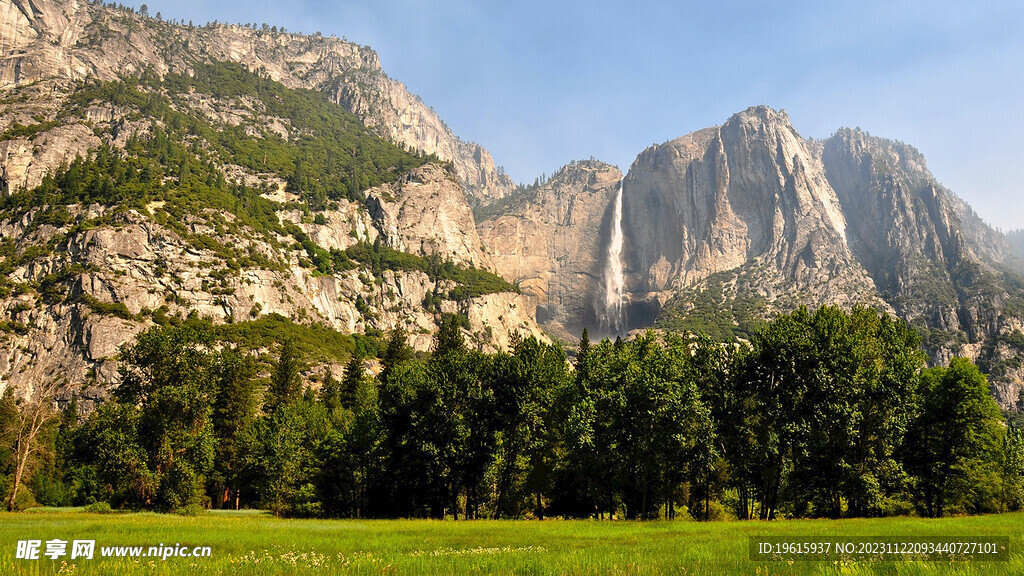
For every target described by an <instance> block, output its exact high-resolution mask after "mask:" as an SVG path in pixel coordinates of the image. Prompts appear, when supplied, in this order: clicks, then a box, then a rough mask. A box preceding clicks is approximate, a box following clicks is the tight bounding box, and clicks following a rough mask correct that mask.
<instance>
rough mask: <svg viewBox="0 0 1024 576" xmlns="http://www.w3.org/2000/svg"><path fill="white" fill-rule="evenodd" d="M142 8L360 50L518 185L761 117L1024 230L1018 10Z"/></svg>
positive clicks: (407, 0) (919, 4)
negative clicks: (842, 141) (874, 150)
mask: <svg viewBox="0 0 1024 576" xmlns="http://www.w3.org/2000/svg"><path fill="white" fill-rule="evenodd" d="M133 4H134V5H135V6H139V5H141V4H142V3H141V2H139V3H134V2H133ZM147 4H148V8H149V13H150V14H152V15H155V14H156V12H158V11H159V12H161V14H162V16H163V17H164V18H165V19H181V20H184V21H186V22H187V21H189V20H192V21H194V22H195V23H196V24H202V23H205V22H207V21H212V20H219V21H221V22H231V23H248V22H255V23H257V24H261V23H263V22H266V23H267V24H270V25H277V26H284V27H286V28H287V29H288V30H289V31H292V32H299V31H301V32H305V33H313V32H316V31H320V32H322V33H323V34H324V35H336V36H339V37H344V38H346V39H348V40H350V41H353V42H357V43H359V44H368V45H370V46H371V47H372V48H374V49H375V50H376V51H377V52H378V53H379V54H380V58H381V64H382V66H383V68H384V71H385V72H386V73H387V74H388V75H389V76H391V77H392V78H396V79H398V80H400V81H402V82H404V83H405V84H406V85H407V86H408V87H409V89H410V90H411V91H412V92H413V93H416V94H419V95H420V96H421V97H422V98H423V101H424V102H426V103H427V104H428V105H430V106H432V107H433V108H434V109H435V110H436V111H437V112H438V114H439V115H440V116H441V118H442V119H443V120H444V121H445V122H446V123H447V124H448V126H450V127H451V129H452V130H453V131H454V132H455V134H456V135H457V136H459V137H461V138H463V139H464V140H471V141H474V142H479V143H480V144H482V145H484V146H485V147H486V148H488V149H489V150H490V151H491V154H492V155H493V157H494V160H495V162H496V163H497V164H500V165H503V166H505V168H506V170H507V172H508V173H509V175H510V176H511V177H512V178H513V179H514V180H516V181H517V182H527V183H528V182H532V181H533V180H534V178H535V177H537V176H539V175H540V174H541V173H546V174H551V173H553V172H555V171H556V170H557V169H558V168H559V167H560V166H562V165H564V164H566V163H568V162H570V161H572V160H576V159H583V158H589V157H591V156H594V157H595V158H598V159H600V160H604V161H606V162H609V163H611V164H615V165H618V166H619V167H620V168H621V169H623V171H625V170H627V169H628V167H629V165H630V164H631V163H632V162H633V160H634V158H635V157H636V155H637V154H639V153H640V152H641V151H642V150H643V149H645V148H646V147H648V146H650V145H651V144H654V143H661V142H664V141H666V140H671V139H673V138H676V137H678V136H682V135H684V134H686V133H689V132H692V131H694V130H698V129H700V128H704V127H707V126H714V125H718V124H721V123H722V122H724V121H725V120H726V119H727V118H728V117H729V116H731V115H732V114H734V113H736V112H738V111H740V110H743V109H745V108H747V107H749V106H753V105H758V104H766V105H768V106H771V107H773V108H776V109H785V110H786V111H787V112H788V113H789V117H790V120H791V121H792V122H793V125H794V127H795V128H796V129H797V131H799V132H800V133H801V134H802V135H803V136H808V137H814V138H825V137H828V136H829V135H831V134H832V133H833V132H834V131H835V130H836V129H837V128H840V127H844V126H849V127H860V128H863V129H864V130H867V131H868V132H870V133H872V134H873V135H876V136H882V137H886V138H891V139H895V140H901V141H903V142H906V143H908V144H912V145H914V146H915V147H917V148H918V149H919V150H921V152H923V153H924V154H925V157H926V158H927V160H928V165H929V167H930V168H931V170H932V172H933V173H934V174H935V176H936V178H937V179H938V180H939V181H940V182H942V183H943V184H945V185H946V186H948V187H949V188H951V189H952V190H953V191H954V192H956V193H957V194H958V195H960V196H961V197H962V198H964V199H965V200H967V201H968V202H969V203H970V204H971V205H972V206H973V207H974V208H975V209H976V210H977V211H978V213H979V214H980V215H981V216H982V217H983V218H985V220H987V221H988V222H989V223H990V224H993V225H995V226H999V227H1001V228H1003V229H1012V228H1024V184H1022V183H1024V3H1021V2H1019V0H997V1H991V2H924V1H914V0H911V1H906V0H887V1H875V0H870V1H862V2H842V3H837V2H820V1H802V0H796V1H790V2H755V1H729V0H722V1H718V2H691V1H682V2H680V1H677V2H671V1H663V2H662V1H659V2H650V1H647V2H645V1H642V0H641V1H640V2H635V3H625V2H610V1H605V0H599V1H589V2H585V1H580V0H568V1H561V2H559V1H552V0H548V1H536V0H522V1H518V2H491V1H486V0H483V1H477V2H472V1H469V0H454V1H444V2H440V1H415V0H370V1H365V0H364V1H362V2H356V1H352V0H334V1H320V0H286V1H283V2H282V1H279V2H267V1H265V0H255V1H254V0H247V1H244V2H242V1H238V0H223V1H221V2H218V3H210V2H208V1H205V0H204V1H201V0H175V1H173V2H172V1H169V0H152V1H149V2H147Z"/></svg>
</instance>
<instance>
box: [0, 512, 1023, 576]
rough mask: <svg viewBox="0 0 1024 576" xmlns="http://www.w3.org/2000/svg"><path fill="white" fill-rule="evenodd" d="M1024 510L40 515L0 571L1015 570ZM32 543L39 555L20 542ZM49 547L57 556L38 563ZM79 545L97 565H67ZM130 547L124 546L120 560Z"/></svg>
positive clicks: (30, 519) (14, 521) (10, 539)
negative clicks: (824, 545) (870, 550)
mask: <svg viewBox="0 0 1024 576" xmlns="http://www.w3.org/2000/svg"><path fill="white" fill-rule="evenodd" d="M1022 535H1024V514H1002V515H993V516H976V517H964V518H946V519H941V520H927V519H919V518H886V519H870V520H859V519H858V520H839V521H832V520H797V521H776V522H772V523H765V522H719V523H699V522H681V521H677V522H645V523H637V522H619V521H615V522H610V521H605V522H598V521H561V520H546V521H542V522H537V521H471V522H454V521H429V520H377V521H373V520H282V519H278V518H274V517H272V516H269V515H266V514H264V513H259V512H226V513H221V512H212V513H208V514H205V515H203V516H199V517H179V516H169V515H159V514H152V513H140V514H107V515H100V514H88V513H85V512H81V511H78V510H66V509H62V510H46V511H36V512H29V513H19V514H2V515H0V573H3V574H17V575H21V574H26V575H27V574H56V573H64V574H104V575H105V574H168V575H171V574H175V575H176V574H232V575H233V574H241V575H246V574H252V575H262V574H268V575H269V574H297V575H304V574H509V575H511V574H533V575H540V574H545V575H546V574H559V575H562V574H565V575H575V574H686V575H691V574H709V575H710V574H762V575H768V574H772V575H774V574H816V575H818V574H823V575H830V574H837V575H838V574H843V575H847V574H900V575H912V574H957V575H967V574H986V575H996V574H1024V550H1021V548H1020V547H1021V544H1022ZM764 536H776V537H777V536H783V537H786V538H787V539H788V538H792V539H805V540H813V539H822V540H833V539H836V538H841V537H849V538H857V537H885V538H909V537H921V536H949V537H952V536H956V537H967V536H1008V537H1009V538H1010V558H1009V561H1002V562H980V561H976V562H966V561H960V562H949V561H946V562H820V561H805V562H792V563H790V562H784V561H751V560H750V559H749V542H750V538H757V537H764ZM23 540H40V541H41V549H40V551H39V558H40V559H38V560H26V559H18V558H16V555H17V547H18V542H19V541H23ZM48 540H64V541H67V542H68V544H67V550H66V554H65V555H64V556H62V557H60V558H58V559H56V560H51V559H50V558H48V557H46V556H45V554H46V551H47V544H46V542H47V541H48ZM74 540H95V551H94V557H93V559H91V560H83V559H81V558H79V559H76V560H74V561H72V560H70V559H69V558H70V553H71V548H72V543H73V541H74ZM132 546H140V547H142V548H141V551H142V553H146V552H148V547H149V546H155V547H160V546H163V547H164V548H163V549H164V550H168V549H171V550H175V549H177V550H180V549H184V550H186V552H189V553H190V552H191V551H192V550H193V548H195V547H206V546H209V547H210V555H209V557H200V558H178V557H172V558H168V559H167V560H161V559H160V558H152V557H142V558H110V557H106V558H103V557H101V556H102V555H103V550H104V549H108V552H109V553H114V552H116V551H117V550H116V549H115V550H109V548H110V547H132ZM125 551H126V550H125V549H122V550H121V552H122V553H124V552H125Z"/></svg>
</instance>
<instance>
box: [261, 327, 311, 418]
mask: <svg viewBox="0 0 1024 576" xmlns="http://www.w3.org/2000/svg"><path fill="white" fill-rule="evenodd" d="M301 389H302V381H301V380H300V379H299V360H298V358H297V357H296V352H295V343H294V342H292V340H291V338H289V339H288V340H285V342H284V345H283V346H282V347H281V356H280V357H279V358H278V360H277V366H275V367H274V374H273V375H272V376H271V378H270V387H269V388H268V389H267V401H266V404H265V409H266V411H267V412H273V411H274V410H275V409H276V408H277V407H278V406H281V405H282V404H291V403H292V402H294V401H295V400H298V399H299V393H300V392H301Z"/></svg>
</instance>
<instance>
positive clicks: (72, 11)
mask: <svg viewBox="0 0 1024 576" xmlns="http://www.w3.org/2000/svg"><path fill="white" fill-rule="evenodd" d="M0 54H3V60H0V90H2V89H4V88H10V87H14V86H24V85H27V84H31V83H33V82H39V81H45V82H51V83H55V84H61V83H63V82H67V81H68V80H82V79H85V78H88V77H93V78H98V79H100V80H113V79H116V78H118V77H119V76H120V75H122V74H137V73H139V72H141V71H143V70H145V69H152V70H153V71H155V72H156V73H158V74H163V73H166V72H168V71H175V72H179V73H182V72H184V73H187V72H188V70H189V63H190V62H194V61H196V60H202V59H206V58H209V59H213V60H227V61H231V62H238V63H240V64H243V65H245V66H246V67H248V68H249V69H250V70H263V71H264V72H265V73H266V74H268V75H269V76H270V77H271V78H273V79H274V80H277V81H279V82H281V83H282V84H284V85H285V86H288V87H290V88H308V89H312V90H318V91H321V92H323V93H325V94H327V95H328V96H329V97H330V98H332V99H334V100H335V101H336V102H337V103H339V104H341V105H342V106H344V107H346V108H348V109H349V110H351V111H352V112H353V113H355V114H356V115H358V116H359V117H360V118H361V119H362V120H363V122H364V123H365V124H366V125H367V126H370V127H372V128H374V129H376V130H377V132H379V133H380V134H381V135H382V136H383V137H385V138H388V139H390V140H391V141H392V142H394V143H396V144H400V145H404V146H407V147H409V148H410V149H414V150H419V151H422V152H423V153H425V154H436V155H437V157H438V158H440V159H441V160H444V161H451V162H452V163H453V165H454V167H455V173H456V175H457V177H458V180H459V182H460V183H461V184H463V186H465V188H466V191H467V193H468V194H469V195H470V197H471V198H473V199H474V201H475V202H478V203H484V204H486V203H489V202H491V201H493V200H495V199H498V198H501V197H503V196H505V195H507V194H508V193H510V192H511V191H512V190H513V189H514V184H513V183H512V181H511V179H509V178H508V177H507V176H505V175H504V174H503V173H500V172H499V171H498V170H497V168H496V167H495V165H494V161H493V159H492V158H491V155H490V153H488V152H487V150H485V149H484V148H483V147H481V146H479V145H477V144H473V143H470V142H464V141H462V140H460V139H458V138H457V137H455V135H454V134H452V132H451V130H450V129H449V128H448V127H447V126H446V125H445V124H444V122H442V121H441V119H440V118H439V117H438V116H437V114H436V113H435V112H434V111H433V110H432V109H431V108H430V107H429V106H427V105H426V104H424V103H423V102H422V101H421V100H420V99H419V97H417V96H415V95H413V94H411V93H410V92H409V91H408V90H407V89H406V87H405V85H403V84H402V83H400V82H397V81H395V80H392V79H391V78H388V77H387V75H386V74H384V72H383V71H382V70H381V67H380V60H379V58H378V56H377V53H376V52H374V51H373V50H371V49H370V48H368V47H364V46H359V45H356V44H352V43H349V42H346V41H343V40H339V39H338V38H334V37H322V36H319V35H316V36H305V35H300V34H291V33H284V32H271V31H269V30H255V29H251V28H246V27H242V26H234V25H226V24H214V25H207V26H202V27H193V26H182V25H174V24H170V23H167V22H161V21H159V20H156V19H153V18H146V17H143V16H139V15H134V14H130V13H128V12H124V11H119V10H114V9H110V8H106V7H103V6H100V5H97V4H93V3H89V2H84V1H80V0H0ZM58 163H59V162H58Z"/></svg>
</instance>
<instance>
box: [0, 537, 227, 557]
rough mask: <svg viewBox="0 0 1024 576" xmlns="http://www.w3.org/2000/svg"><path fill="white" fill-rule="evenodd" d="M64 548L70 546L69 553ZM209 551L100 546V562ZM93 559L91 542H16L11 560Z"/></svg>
mask: <svg viewBox="0 0 1024 576" xmlns="http://www.w3.org/2000/svg"><path fill="white" fill-rule="evenodd" d="M68 544H70V545H71V546H70V549H69V546H68ZM212 553H213V551H212V549H211V548H210V547H209V546H182V545H181V544H179V543H175V544H174V546H167V545H164V544H163V543H160V545H159V546H101V547H100V548H99V557H100V558H159V559H161V560H167V559H168V558H209V557H210V556H211V555H212ZM95 556H96V541H95V540H72V541H70V542H68V541H67V540H59V539H54V540H46V541H43V540H19V541H18V548H17V551H16V553H15V556H14V557H15V558H16V559H18V560H39V559H41V558H49V559H51V560H57V559H58V558H69V559H71V560H77V559H79V558H81V559H83V560H92V559H93V557H95Z"/></svg>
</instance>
